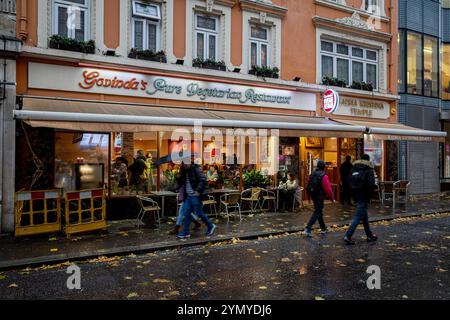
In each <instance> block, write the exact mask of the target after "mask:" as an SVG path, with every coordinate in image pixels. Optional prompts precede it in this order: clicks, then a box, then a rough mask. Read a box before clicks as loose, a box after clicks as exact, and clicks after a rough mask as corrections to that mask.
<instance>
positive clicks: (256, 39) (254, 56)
mask: <svg viewBox="0 0 450 320" xmlns="http://www.w3.org/2000/svg"><path fill="white" fill-rule="evenodd" d="M250 64H251V65H252V66H260V67H261V66H268V65H269V30H268V29H267V28H265V27H261V26H255V25H253V26H251V27H250Z"/></svg>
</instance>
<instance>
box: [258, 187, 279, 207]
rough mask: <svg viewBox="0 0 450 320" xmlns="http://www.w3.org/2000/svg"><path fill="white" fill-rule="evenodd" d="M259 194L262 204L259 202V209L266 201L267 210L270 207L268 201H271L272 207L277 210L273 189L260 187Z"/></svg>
mask: <svg viewBox="0 0 450 320" xmlns="http://www.w3.org/2000/svg"><path fill="white" fill-rule="evenodd" d="M261 195H262V200H263V201H262V204H261V210H263V208H264V205H265V204H266V202H267V210H269V208H270V203H271V202H272V203H273V208H274V211H275V212H277V196H276V194H275V192H273V191H269V190H266V189H262V190H261Z"/></svg>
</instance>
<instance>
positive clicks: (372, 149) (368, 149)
mask: <svg viewBox="0 0 450 320" xmlns="http://www.w3.org/2000/svg"><path fill="white" fill-rule="evenodd" d="M364 153H365V154H368V155H369V156H370V161H371V162H372V163H373V165H374V167H375V174H376V179H378V180H379V181H383V180H384V173H383V172H384V171H383V157H384V155H383V141H382V140H378V139H374V138H373V136H372V135H369V134H365V135H364Z"/></svg>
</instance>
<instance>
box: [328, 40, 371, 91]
mask: <svg viewBox="0 0 450 320" xmlns="http://www.w3.org/2000/svg"><path fill="white" fill-rule="evenodd" d="M378 55H379V53H378V51H377V50H373V49H367V48H362V47H359V46H353V45H349V44H344V43H336V42H332V41H327V40H322V41H321V68H322V73H321V75H322V77H334V78H337V79H339V80H344V81H345V83H346V84H347V85H352V83H353V82H358V83H359V82H363V81H364V82H366V83H370V84H371V85H372V86H373V88H374V89H375V90H376V89H377V88H378Z"/></svg>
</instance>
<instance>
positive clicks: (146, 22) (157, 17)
mask: <svg viewBox="0 0 450 320" xmlns="http://www.w3.org/2000/svg"><path fill="white" fill-rule="evenodd" d="M132 6H133V19H132V26H133V28H132V33H133V48H135V49H137V50H151V51H154V52H156V51H159V50H160V33H161V31H160V30H161V9H160V7H159V6H158V5H156V4H152V3H144V2H140V1H133V5H132Z"/></svg>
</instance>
